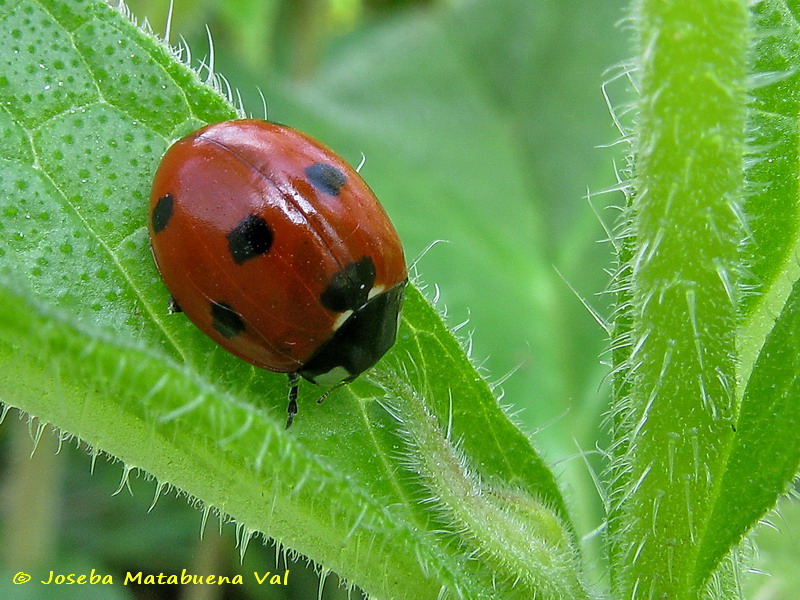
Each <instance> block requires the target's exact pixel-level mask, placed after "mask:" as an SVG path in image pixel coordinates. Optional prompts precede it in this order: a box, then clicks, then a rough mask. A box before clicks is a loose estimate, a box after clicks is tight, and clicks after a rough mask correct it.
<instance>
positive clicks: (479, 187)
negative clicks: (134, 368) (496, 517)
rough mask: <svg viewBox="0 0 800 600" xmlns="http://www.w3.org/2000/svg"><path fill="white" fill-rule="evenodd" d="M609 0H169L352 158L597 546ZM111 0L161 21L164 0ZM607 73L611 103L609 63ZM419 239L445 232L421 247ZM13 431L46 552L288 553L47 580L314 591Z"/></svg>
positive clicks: (231, 534) (230, 61)
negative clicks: (172, 577)
mask: <svg viewBox="0 0 800 600" xmlns="http://www.w3.org/2000/svg"><path fill="white" fill-rule="evenodd" d="M112 4H116V2H112ZM626 4H627V2H625V1H623V0H603V1H592V2H586V1H585V0H383V1H381V0H271V1H270V0H193V1H191V2H190V1H189V0H176V1H175V5H174V10H173V11H172V16H171V34H170V42H171V43H172V44H173V45H180V46H188V47H189V48H190V49H191V64H192V65H193V66H195V67H198V66H201V65H203V66H202V67H200V68H201V72H202V73H203V74H205V72H206V71H207V68H206V67H207V66H208V65H209V62H210V58H209V57H210V54H209V38H208V33H207V29H206V27H208V31H210V33H211V37H212V39H213V46H214V54H213V61H214V69H215V71H216V72H217V73H221V74H223V75H224V77H225V78H226V80H227V81H228V82H229V84H230V87H231V88H232V89H233V90H235V91H234V97H235V98H236V99H237V100H238V98H241V102H242V104H243V107H244V109H245V111H246V112H247V113H249V114H252V115H253V116H255V117H263V116H264V103H263V102H262V98H261V94H263V97H264V99H265V100H266V107H267V111H268V117H269V119H270V120H274V121H278V122H282V123H286V124H288V125H292V126H294V127H296V128H298V129H301V130H304V131H306V132H308V133H310V134H311V135H313V136H315V137H317V138H318V139H320V140H321V141H323V142H324V143H326V144H327V145H329V146H331V147H333V148H334V149H335V150H336V151H338V152H339V153H340V154H342V155H343V156H344V157H345V158H346V159H347V160H349V161H350V162H351V163H354V164H358V163H359V162H360V161H361V159H362V155H363V156H364V157H366V163H365V166H364V167H363V169H362V171H361V172H362V174H363V176H364V177H365V179H366V180H367V182H368V183H369V184H370V185H371V186H372V187H373V189H374V190H375V192H376V194H377V195H378V197H379V198H381V200H382V202H383V203H384V205H385V206H386V209H387V211H388V212H389V214H390V215H391V217H392V219H393V221H394V222H395V224H396V226H397V228H398V230H399V232H400V235H401V238H402V239H403V242H404V245H405V249H406V253H407V255H408V257H409V260H411V261H413V260H415V259H417V258H419V262H418V263H417V268H416V270H417V271H418V275H419V279H418V283H420V284H423V285H427V294H428V296H429V297H430V298H434V297H436V298H438V305H439V306H440V308H441V309H442V310H445V309H446V311H447V321H448V323H449V324H450V325H451V326H458V325H461V328H460V329H459V335H461V336H462V337H463V339H464V341H465V344H467V345H468V346H469V347H471V348H472V357H473V359H474V361H475V362H476V363H477V364H478V365H480V366H481V368H482V370H483V372H484V374H485V376H486V378H487V379H488V380H489V381H492V382H498V383H500V385H499V387H498V394H502V402H503V403H504V404H505V405H507V406H509V407H510V410H511V411H512V412H513V414H514V415H515V416H514V418H515V420H516V421H517V422H519V423H520V424H521V427H522V428H523V429H524V430H525V431H528V432H529V433H530V434H531V437H532V439H533V441H534V444H535V445H536V446H537V448H538V449H539V450H540V451H541V452H542V453H543V454H544V455H545V457H546V458H547V459H548V460H549V461H550V462H551V463H552V464H553V465H554V468H555V469H556V471H557V473H558V475H559V477H560V480H561V482H562V484H563V487H564V489H565V492H566V495H567V498H568V501H569V502H570V503H571V507H572V510H573V515H574V518H575V521H576V523H577V526H578V528H579V533H580V534H581V535H582V536H586V540H585V542H586V548H587V550H588V552H589V554H588V556H589V560H590V561H594V562H598V561H600V560H601V559H600V558H599V555H600V546H599V540H600V536H599V534H597V535H593V534H592V533H593V532H594V531H595V530H596V529H597V528H598V527H599V526H600V525H601V523H602V511H601V505H600V500H599V494H598V493H597V492H596V490H595V488H594V484H593V481H592V476H591V472H592V471H596V472H597V471H599V470H600V469H602V463H601V461H600V460H599V456H598V455H597V453H596V452H595V448H596V447H597V446H600V447H603V445H604V443H605V442H604V426H603V425H602V420H603V413H604V410H605V407H606V405H607V382H605V381H604V376H605V374H606V373H607V370H608V369H607V367H606V366H604V365H603V364H602V363H603V361H605V360H606V359H607V356H606V355H605V354H604V351H605V349H606V347H607V339H606V336H605V333H604V331H603V329H602V328H601V327H600V326H599V325H598V323H597V322H596V321H595V320H594V318H593V317H592V316H591V314H590V312H589V311H588V310H587V309H586V308H585V307H584V306H583V305H582V303H581V301H580V299H579V296H580V297H582V298H584V299H585V300H586V301H587V302H588V303H589V304H590V305H592V306H593V307H595V308H596V309H597V310H598V311H599V313H600V314H602V315H608V314H609V308H608V307H609V305H610V302H611V300H612V298H611V296H610V295H609V294H608V293H605V292H606V290H607V286H608V281H609V275H608V272H607V271H608V270H609V269H613V253H612V248H611V247H610V244H608V243H603V242H602V241H601V240H602V239H603V238H605V237H606V236H607V233H606V232H605V231H604V228H603V226H602V224H601V219H602V220H603V221H604V222H605V223H606V224H608V225H609V226H613V224H614V222H615V219H616V215H617V214H618V213H617V211H616V210H615V209H614V208H613V207H614V206H617V205H619V204H621V203H622V200H623V199H622V197H621V196H620V195H618V194H614V193H605V194H598V192H602V191H603V190H607V189H611V188H613V186H614V185H615V183H616V178H615V168H614V165H615V164H616V165H622V164H624V159H623V157H624V153H625V150H626V149H627V147H626V146H624V145H622V144H614V143H615V142H618V141H619V138H620V134H619V133H618V132H617V131H616V129H615V128H614V127H613V123H612V119H611V116H610V115H609V112H608V109H607V107H606V103H605V100H604V97H603V94H602V90H601V86H602V84H603V82H604V81H609V80H610V79H611V78H612V77H613V75H614V74H616V73H618V72H620V70H621V69H620V67H619V66H618V65H620V64H621V63H622V62H623V61H624V60H626V59H627V58H629V57H630V55H631V53H632V49H631V48H632V34H631V32H630V31H629V30H628V29H627V28H626V27H625V24H624V18H625V17H626V12H625V10H626ZM128 6H129V8H130V11H131V13H132V14H133V16H134V17H136V18H137V19H138V20H139V21H140V22H142V21H143V20H145V19H146V20H147V22H148V23H149V24H150V25H151V27H152V29H153V30H154V32H155V33H156V34H157V35H159V36H163V35H164V32H165V27H166V23H167V20H168V14H169V2H168V0H130V1H129V2H128ZM620 23H621V24H620ZM184 56H186V54H185V53H184ZM609 69H610V70H609ZM259 90H260V91H259ZM608 91H609V94H610V95H611V98H612V102H613V103H614V105H615V106H617V107H620V111H622V107H624V106H625V104H626V103H627V102H629V101H630V97H629V95H628V87H627V85H626V83H625V80H624V79H619V80H616V81H614V82H611V83H610V85H609V86H608ZM587 193H588V195H589V196H590V198H591V200H590V201H587ZM590 202H591V206H590ZM143 214H144V213H143ZM598 215H599V216H598ZM437 240H445V241H446V242H444V243H439V244H437V245H435V246H434V247H433V248H432V249H430V250H429V251H428V252H427V253H425V254H424V255H422V254H423V252H424V250H425V249H426V248H427V247H428V246H429V245H430V244H431V243H432V242H435V241H437ZM571 288H574V290H575V291H573V290H572V289H571ZM30 446H31V442H30V435H29V431H28V425H27V424H26V423H24V422H21V421H18V419H17V413H16V412H11V413H9V415H8V417H7V419H6V423H5V425H4V426H3V427H0V451H2V453H3V456H4V457H7V459H6V460H4V461H2V463H0V464H1V465H2V466H0V468H2V471H0V476H2V482H0V483H3V486H2V493H3V494H4V498H3V500H4V501H3V503H2V506H4V507H6V510H5V515H4V516H5V517H6V518H5V522H4V523H3V525H4V529H3V532H4V535H5V536H6V538H8V537H9V536H22V537H24V538H25V539H26V540H27V541H28V543H29V546H30V547H31V552H36V551H38V552H45V553H46V552H52V553H53V556H54V557H55V558H54V559H53V560H52V561H49V564H53V565H57V567H56V568H59V569H61V570H62V571H65V572H69V571H73V572H84V571H88V570H89V569H91V568H95V569H97V570H100V571H104V572H112V573H122V572H124V571H126V570H131V571H138V570H143V571H145V572H149V573H159V572H162V571H163V572H167V571H175V572H180V570H181V569H182V568H186V569H187V570H189V571H192V572H213V573H225V572H230V573H250V572H252V571H254V570H259V571H266V570H272V571H280V572H282V571H283V569H285V568H287V565H288V568H289V569H290V570H291V578H290V579H291V582H290V583H291V585H290V586H288V587H287V588H282V587H278V586H274V587H269V588H268V589H266V590H264V589H262V590H259V589H250V588H248V587H247V586H228V587H222V588H217V587H212V586H209V587H205V588H201V587H199V586H197V587H194V588H192V587H189V588H184V589H179V588H172V587H170V586H148V587H140V588H128V589H125V588H123V587H121V586H118V585H115V586H113V587H111V586H108V587H90V586H83V588H77V589H66V588H62V589H59V590H58V594H59V595H58V597H59V598H71V597H76V598H90V597H92V595H96V596H97V597H103V598H107V599H114V598H131V597H135V598H153V599H156V598H158V599H161V598H187V599H188V598H197V599H199V598H276V599H278V598H314V597H317V594H318V590H319V589H320V583H319V582H320V578H319V577H318V575H317V574H316V573H315V572H314V571H313V569H309V568H308V567H307V566H306V564H305V561H303V560H300V561H299V562H295V561H293V560H292V557H291V556H286V555H285V554H284V553H282V552H276V550H275V549H274V547H272V546H271V545H266V546H265V545H264V544H263V543H262V540H260V539H255V540H251V542H250V544H249V546H248V548H247V552H246V553H245V555H244V564H242V565H240V564H239V560H240V558H239V551H238V549H237V548H236V547H235V542H236V529H235V527H234V526H232V525H229V524H228V525H224V526H222V527H220V525H219V521H218V520H217V518H216V517H215V516H214V515H213V514H212V515H211V516H210V517H209V518H208V522H207V525H206V527H205V534H204V536H203V539H202V540H200V536H199V533H200V530H201V521H202V519H203V515H202V513H201V512H200V511H198V510H197V509H195V508H192V507H191V506H190V505H189V503H187V502H186V499H184V498H179V497H176V493H175V492H174V491H169V490H165V491H163V493H161V494H160V497H159V499H158V501H157V502H156V503H155V506H154V507H153V508H152V510H149V512H148V509H149V507H150V506H151V504H152V503H153V498H154V496H155V495H156V494H157V493H159V491H160V490H157V486H156V484H155V482H152V481H147V480H146V479H144V478H142V477H140V476H137V474H136V473H135V472H132V473H131V478H130V480H129V481H128V482H127V483H125V484H124V485H122V489H121V491H120V492H119V493H118V494H116V495H112V494H113V492H114V490H116V489H117V488H118V487H120V480H121V479H122V477H123V469H122V468H121V465H119V464H113V463H109V462H108V461H106V459H105V458H103V457H99V458H98V459H97V460H96V463H95V465H94V474H91V473H90V459H89V458H88V457H87V456H86V453H85V449H78V448H76V444H75V443H73V442H65V443H64V444H63V447H62V448H61V452H59V453H58V454H55V453H54V452H53V449H54V448H55V447H56V442H55V441H54V438H53V436H52V435H51V434H50V433H49V432H45V433H44V435H43V436H42V437H41V442H40V448H39V450H38V451H37V452H36V453H35V455H34V461H36V462H35V463H34V464H31V463H29V462H28V456H29V455H30V452H31V448H30ZM36 497H40V498H42V499H43V500H44V504H39V505H37V503H36V502H34V501H33V499H34V498H36ZM15 502H16V504H15ZM26 510H27V511H31V512H36V511H38V512H37V513H36V514H38V515H39V518H38V519H37V520H36V521H37V522H39V523H41V527H40V531H33V532H31V531H25V532H20V531H16V530H15V529H14V523H12V522H10V519H9V515H10V514H14V515H17V516H19V515H21V514H27V513H25V511H26ZM13 511H22V512H13ZM44 516H47V517H48V518H43V517H44ZM26 521H27V522H31V521H30V520H26ZM795 539H797V537H795ZM3 546H5V544H3ZM37 549H38V550H37ZM276 559H277V560H278V565H277V566H276V562H275V561H276ZM597 572H598V571H595V572H594V573H597ZM589 577H590V578H592V582H593V583H599V575H597V574H592V573H590V575H589ZM323 582H324V583H323V585H322V586H321V589H322V595H323V597H325V598H338V597H342V598H344V597H347V593H346V591H345V590H343V589H341V588H339V587H338V585H337V584H338V580H337V579H336V577H335V576H334V575H331V576H330V577H328V578H327V579H323ZM24 588H25V586H18V587H16V588H13V589H9V588H3V586H2V584H0V591H3V592H6V591H7V592H8V593H4V594H3V597H12V598H22V597H24V596H23V595H22V594H23V593H24ZM8 594H12V595H8ZM766 597H771V596H765V598H766Z"/></svg>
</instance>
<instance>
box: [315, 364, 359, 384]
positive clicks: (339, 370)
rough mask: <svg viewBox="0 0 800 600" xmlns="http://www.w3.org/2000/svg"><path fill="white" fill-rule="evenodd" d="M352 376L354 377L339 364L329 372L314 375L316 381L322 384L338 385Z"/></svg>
mask: <svg viewBox="0 0 800 600" xmlns="http://www.w3.org/2000/svg"><path fill="white" fill-rule="evenodd" d="M350 377H352V374H351V373H350V372H349V371H348V370H347V369H345V368H344V367H342V366H339V367H333V368H332V369H331V370H330V371H328V372H327V373H322V374H320V375H317V376H316V377H314V383H316V384H319V385H322V386H329V385H336V384H337V383H341V382H342V381H344V380H345V379H349V378H350Z"/></svg>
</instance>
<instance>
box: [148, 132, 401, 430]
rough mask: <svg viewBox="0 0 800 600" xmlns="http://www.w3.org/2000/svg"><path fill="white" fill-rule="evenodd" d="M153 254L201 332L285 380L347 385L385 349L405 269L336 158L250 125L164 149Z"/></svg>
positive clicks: (377, 213)
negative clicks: (287, 374)
mask: <svg viewBox="0 0 800 600" xmlns="http://www.w3.org/2000/svg"><path fill="white" fill-rule="evenodd" d="M148 226H149V231H150V240H151V245H152V250H153V256H154V258H155V261H156V265H157V267H158V270H159V272H160V273H161V277H162V279H163V280H164V283H165V284H166V286H167V288H168V290H169V292H170V294H171V295H172V297H173V299H174V302H175V304H177V306H178V307H180V310H181V311H182V312H184V313H185V314H186V315H187V316H188V317H189V319H191V321H192V322H193V323H194V324H195V325H197V327H199V328H200V329H201V330H202V331H203V332H204V333H205V334H206V335H208V336H209V337H210V338H212V339H213V340H214V341H215V342H217V343H218V344H219V345H220V346H222V347H223V348H225V349H226V350H228V351H229V352H231V353H232V354H234V355H236V356H238V357H239V358H242V359H244V360H246V361H247V362H249V363H252V364H254V365H256V366H259V367H262V368H265V369H269V370H271V371H277V372H282V373H289V374H290V380H291V383H292V389H291V392H290V406H289V419H288V422H287V427H288V426H289V424H291V422H292V417H293V415H294V413H295V412H296V410H297V409H296V403H295V402H294V398H295V397H296V394H297V387H296V380H297V377H298V376H303V377H305V378H306V379H308V380H309V381H312V382H314V383H320V384H323V385H335V384H339V383H340V382H348V381H352V380H353V379H354V378H355V377H357V376H358V375H359V374H360V373H362V372H363V371H365V370H366V369H369V368H370V367H372V366H373V365H374V364H375V363H376V362H377V361H378V360H379V359H380V358H381V357H382V356H383V354H384V353H385V352H386V351H387V350H388V349H389V348H390V347H391V346H392V345H393V344H394V341H395V337H396V334H397V328H398V319H399V313H400V309H401V306H402V300H403V291H404V288H405V284H406V281H407V271H406V265H405V259H404V256H403V248H402V245H401V243H400V239H399V237H398V235H397V232H396V231H395V229H394V226H393V225H392V223H391V221H390V220H389V218H388V216H387V215H386V213H385V211H384V210H383V208H382V207H381V205H380V203H379V202H378V200H377V198H376V197H375V195H374V194H373V192H372V190H370V188H369V187H368V186H367V184H366V183H365V182H364V180H363V179H362V178H361V176H360V175H359V174H358V173H357V172H356V171H355V170H354V169H353V168H352V167H350V166H349V165H348V164H347V163H346V162H345V161H344V160H343V159H342V158H341V157H339V156H338V155H337V154H335V153H334V152H333V151H332V150H330V149H329V148H327V147H325V146H324V145H322V144H321V143H319V142H318V141H316V140H314V139H312V138H310V137H308V136H306V135H305V134H303V133H301V132H299V131H296V130H294V129H292V128H290V127H285V126H283V125H277V124H274V123H269V122H266V121H260V120H255V119H242V120H235V121H226V122H223V123H216V124H213V125H208V126H206V127H203V128H201V129H199V130H197V131H195V132H193V133H191V134H189V135H188V136H186V137H184V138H183V139H181V140H179V141H177V142H176V143H175V144H173V145H172V146H171V147H170V148H169V150H167V153H166V154H165V155H164V158H163V160H162V161H161V165H160V166H159V168H158V171H157V173H156V176H155V180H154V182H153V189H152V194H151V197H150V219H149V221H148Z"/></svg>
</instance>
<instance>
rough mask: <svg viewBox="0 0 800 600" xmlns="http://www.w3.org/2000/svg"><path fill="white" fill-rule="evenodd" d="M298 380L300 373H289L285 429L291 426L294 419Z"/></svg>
mask: <svg viewBox="0 0 800 600" xmlns="http://www.w3.org/2000/svg"><path fill="white" fill-rule="evenodd" d="M298 381H300V375H298V374H297V373H296V372H295V373H289V406H288V407H287V409H286V412H288V413H289V416H288V417H287V418H286V429H289V427H291V426H292V421H294V416H295V415H296V414H297V388H298V383H297V382H298Z"/></svg>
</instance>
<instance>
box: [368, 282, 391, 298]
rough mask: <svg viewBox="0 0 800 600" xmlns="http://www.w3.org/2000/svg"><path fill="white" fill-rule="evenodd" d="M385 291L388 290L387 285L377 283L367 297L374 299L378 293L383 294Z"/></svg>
mask: <svg viewBox="0 0 800 600" xmlns="http://www.w3.org/2000/svg"><path fill="white" fill-rule="evenodd" d="M385 291H386V286H385V285H376V286H374V287H373V288H372V289H371V290H370V291H369V294H368V295H367V298H369V299H370V300H372V299H373V298H374V297H375V296H377V295H378V294H382V293H383V292H385Z"/></svg>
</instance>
